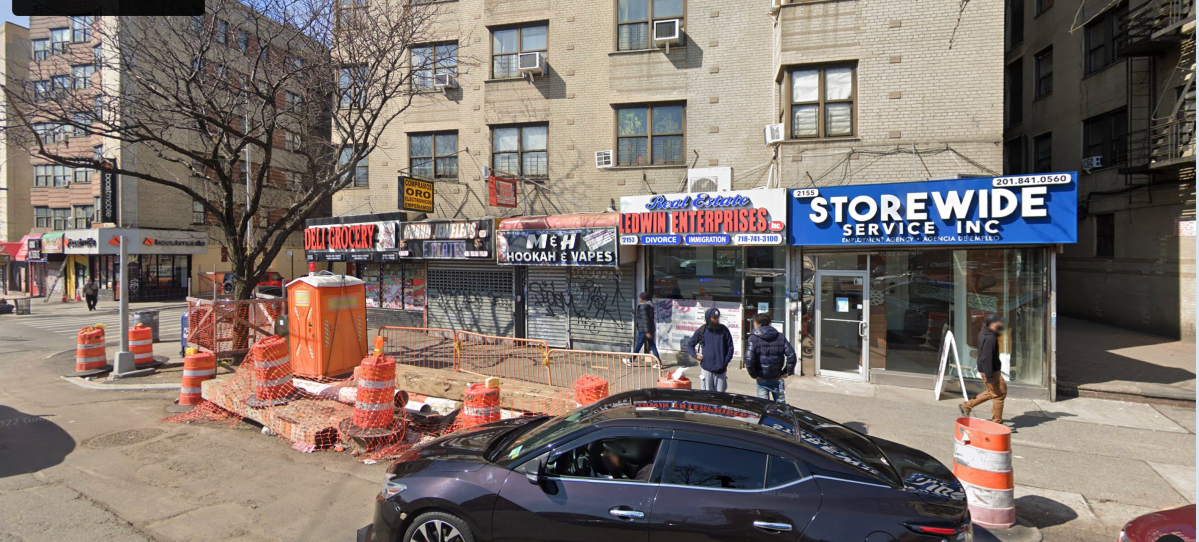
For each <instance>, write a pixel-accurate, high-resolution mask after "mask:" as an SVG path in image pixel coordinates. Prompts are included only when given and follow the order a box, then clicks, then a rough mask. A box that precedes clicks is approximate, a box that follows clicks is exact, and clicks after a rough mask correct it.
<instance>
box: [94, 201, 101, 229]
mask: <svg viewBox="0 0 1199 542" xmlns="http://www.w3.org/2000/svg"><path fill="white" fill-rule="evenodd" d="M92 201H93V203H92V209H95V211H96V212H95V214H93V215H92V222H93V223H94V222H100V221H101V218H100V196H96V198H95V199H94V200H92Z"/></svg>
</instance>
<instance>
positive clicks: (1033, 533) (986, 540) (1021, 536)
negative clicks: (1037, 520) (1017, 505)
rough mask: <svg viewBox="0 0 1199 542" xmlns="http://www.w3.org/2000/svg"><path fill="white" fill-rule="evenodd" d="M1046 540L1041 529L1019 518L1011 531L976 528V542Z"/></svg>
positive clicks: (1029, 541)
mask: <svg viewBox="0 0 1199 542" xmlns="http://www.w3.org/2000/svg"><path fill="white" fill-rule="evenodd" d="M1044 539H1045V537H1044V536H1043V535H1042V534H1041V530H1040V529H1038V528H1036V527H1033V526H1032V525H1029V524H1028V523H1026V522H1024V521H1021V520H1020V519H1019V518H1017V520H1016V525H1014V526H1012V528H1010V529H996V530H994V531H992V530H988V529H984V528H982V527H979V526H978V525H975V526H974V542H1041V541H1042V540H1044Z"/></svg>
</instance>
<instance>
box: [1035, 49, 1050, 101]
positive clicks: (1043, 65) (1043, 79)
mask: <svg viewBox="0 0 1199 542" xmlns="http://www.w3.org/2000/svg"><path fill="white" fill-rule="evenodd" d="M1036 61H1037V62H1036V72H1037V73H1036V77H1037V97H1038V98H1040V97H1042V96H1048V95H1050V94H1053V47H1046V48H1045V50H1044V51H1041V52H1039V53H1037V56H1036Z"/></svg>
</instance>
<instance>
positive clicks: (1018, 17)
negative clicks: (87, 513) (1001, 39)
mask: <svg viewBox="0 0 1199 542" xmlns="http://www.w3.org/2000/svg"><path fill="white" fill-rule="evenodd" d="M1025 1H1026V0H1007V17H1006V21H1005V22H1006V23H1007V32H1005V34H1007V35H1006V36H1005V37H1006V38H1007V48H1008V49H1011V48H1012V47H1015V46H1017V45H1020V44H1021V43H1024V2H1025Z"/></svg>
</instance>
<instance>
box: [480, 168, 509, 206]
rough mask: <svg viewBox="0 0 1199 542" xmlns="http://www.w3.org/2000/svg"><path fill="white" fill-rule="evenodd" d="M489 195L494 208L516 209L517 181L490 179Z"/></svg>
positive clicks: (488, 179) (492, 177) (488, 185)
mask: <svg viewBox="0 0 1199 542" xmlns="http://www.w3.org/2000/svg"><path fill="white" fill-rule="evenodd" d="M487 195H488V197H489V198H490V200H491V206H492V207H516V180H515V179H501V178H499V177H496V176H494V175H493V176H491V177H488V178H487Z"/></svg>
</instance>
